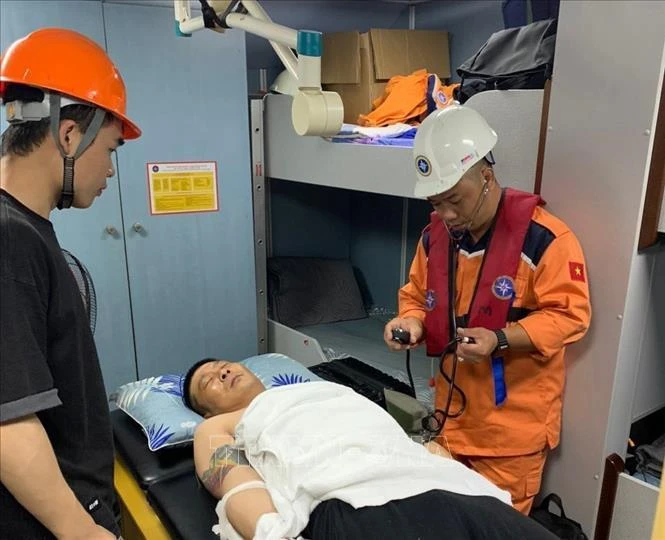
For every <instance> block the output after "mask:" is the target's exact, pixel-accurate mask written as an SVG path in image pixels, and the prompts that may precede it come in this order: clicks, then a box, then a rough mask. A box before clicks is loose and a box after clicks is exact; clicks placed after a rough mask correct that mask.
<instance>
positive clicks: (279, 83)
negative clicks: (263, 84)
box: [270, 69, 298, 96]
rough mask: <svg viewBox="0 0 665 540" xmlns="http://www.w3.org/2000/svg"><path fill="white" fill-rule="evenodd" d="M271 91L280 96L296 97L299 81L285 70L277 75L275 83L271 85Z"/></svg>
mask: <svg viewBox="0 0 665 540" xmlns="http://www.w3.org/2000/svg"><path fill="white" fill-rule="evenodd" d="M270 90H271V91H272V92H277V93H278V94H287V95H289V96H295V95H296V94H297V93H298V81H296V79H295V78H294V77H293V75H291V73H289V71H288V70H287V69H285V70H284V71H282V72H281V73H280V74H279V75H277V77H276V78H275V81H274V82H273V83H272V84H271V85H270Z"/></svg>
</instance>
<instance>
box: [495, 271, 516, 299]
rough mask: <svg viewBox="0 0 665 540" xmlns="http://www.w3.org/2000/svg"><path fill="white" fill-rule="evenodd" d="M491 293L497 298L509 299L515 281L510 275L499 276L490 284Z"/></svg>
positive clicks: (511, 295)
mask: <svg viewBox="0 0 665 540" xmlns="http://www.w3.org/2000/svg"><path fill="white" fill-rule="evenodd" d="M492 293H493V294H494V296H496V297H497V298H498V299H499V300H510V299H511V298H512V297H513V295H514V294H515V283H514V282H513V278H511V277H510V276H499V277H498V278H496V279H495V280H494V283H493V284H492Z"/></svg>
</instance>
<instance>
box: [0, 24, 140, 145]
mask: <svg viewBox="0 0 665 540" xmlns="http://www.w3.org/2000/svg"><path fill="white" fill-rule="evenodd" d="M7 84H22V85H25V86H33V87H36V88H39V89H41V90H45V91H53V92H58V93H60V94H63V95H66V96H68V97H71V98H74V99H76V100H80V101H83V102H87V103H90V104H91V105H94V106H96V107H99V108H101V109H105V110H107V111H108V112H110V113H111V114H113V115H114V116H115V117H116V118H118V120H120V121H121V122H122V134H123V138H125V139H136V138H138V137H140V136H141V130H140V129H139V128H138V126H137V125H136V124H134V123H133V122H132V121H131V120H130V119H129V118H127V115H126V112H127V93H126V91H125V83H124V82H123V80H122V77H121V76H120V73H119V72H118V70H117V68H116V67H115V66H114V65H113V62H111V59H110V58H109V57H108V55H107V54H106V52H105V51H104V49H102V48H101V47H100V46H99V45H97V43H95V42H94V41H92V40H91V39H89V38H87V37H85V36H84V35H82V34H79V33H78V32H74V31H73V30H66V29H63V28H43V29H40V30H36V31H34V32H32V33H31V34H28V35H27V36H25V37H24V38H22V39H19V40H17V41H15V42H14V43H12V44H11V45H10V46H9V48H8V49H7V50H6V51H5V52H4V54H3V55H2V62H1V64H0V97H3V96H4V93H5V88H6V87H7Z"/></svg>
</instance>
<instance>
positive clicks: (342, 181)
mask: <svg viewBox="0 0 665 540" xmlns="http://www.w3.org/2000/svg"><path fill="white" fill-rule="evenodd" d="M543 94H544V92H543V90H508V91H488V92H483V93H480V94H477V95H475V96H473V97H472V98H471V99H470V100H469V101H468V102H467V105H468V106H470V107H473V108H475V109H476V110H478V111H479V112H481V113H482V114H483V115H484V116H485V117H486V118H487V120H488V122H489V123H490V125H492V126H493V127H494V129H495V130H496V131H497V132H498V134H499V142H498V144H497V146H496V148H495V150H494V156H495V159H496V161H497V163H496V166H495V170H496V173H497V177H498V178H499V179H500V181H501V184H502V185H503V186H509V187H514V188H516V189H521V190H524V191H533V190H534V185H535V177H536V165H537V156H538V150H539V140H540V120H541V112H542V107H543ZM263 107H264V116H263V118H264V139H263V141H264V144H265V146H264V153H263V155H264V162H265V176H266V177H267V178H270V179H279V180H287V181H290V182H297V183H304V184H313V185H317V186H327V187H332V188H339V189H343V190H352V191H355V192H358V191H360V192H365V193H374V194H382V195H390V196H394V197H399V198H404V199H410V198H412V197H413V193H412V192H413V183H414V178H415V174H414V172H413V166H412V149H411V148H408V147H400V146H384V145H371V144H345V143H341V142H335V140H334V139H333V140H329V139H324V138H319V137H299V136H297V135H296V133H295V132H294V130H293V127H292V126H291V112H290V111H291V98H290V97H289V96H283V95H268V96H266V97H265V98H264V100H263ZM266 192H269V190H268V189H266ZM266 196H267V197H268V200H267V201H266V203H265V206H266V208H268V209H269V208H270V200H269V193H268V194H267V195H266ZM256 210H258V211H256ZM266 213H268V214H269V213H270V212H269V210H268V212H266V211H265V209H257V208H256V207H255V215H258V216H259V219H263V216H264V215H266ZM271 218H272V219H280V217H279V216H275V215H273V216H269V217H268V219H267V220H266V222H267V223H270V220H271ZM286 219H289V217H288V216H287V217H286ZM262 225H263V224H262V223H256V230H258V231H260V230H261V226H262ZM421 225H425V222H423V223H422V224H421ZM310 234H312V233H310ZM266 237H268V238H269V237H270V233H269V231H267V234H266ZM268 251H269V250H268ZM269 255H270V254H269V253H266V258H264V259H263V260H261V258H259V259H257V261H256V264H257V269H258V268H265V266H266V264H267V261H268V259H269V258H270V257H269ZM411 256H412V253H410V252H409V253H405V250H403V252H402V259H403V260H401V261H397V260H396V261H395V262H394V264H395V267H399V266H400V265H401V266H402V267H404V266H405V265H407V264H408V263H409V261H410V258H411ZM402 277H403V276H402ZM268 288H269V287H268ZM396 292H397V291H396V290H395V297H396ZM268 308H269V306H268ZM393 309H394V308H393ZM389 318H390V316H386V314H385V310H382V314H381V315H372V314H371V313H370V314H369V315H368V316H367V317H366V318H356V319H354V320H338V321H335V322H330V323H327V324H311V325H305V326H299V327H291V326H289V325H288V324H283V321H280V320H279V319H277V318H269V317H266V324H267V340H268V347H269V350H270V351H276V352H281V353H283V354H286V355H287V356H290V357H292V358H295V359H297V360H299V361H300V362H302V363H303V364H304V365H306V366H313V365H315V364H319V363H321V362H326V361H330V360H334V359H336V358H342V357H345V356H351V357H353V358H356V359H359V360H360V361H362V362H364V363H366V364H368V365H370V366H372V367H374V368H377V369H379V370H380V371H382V372H384V373H387V374H389V375H391V376H392V377H394V378H396V379H398V380H400V381H403V382H408V378H407V371H406V367H405V361H404V355H403V354H396V353H393V352H390V351H388V349H387V347H386V345H385V343H384V342H383V327H384V325H385V323H386V322H387V321H388V320H389ZM411 367H412V372H413V378H414V386H415V387H416V388H415V390H416V394H417V397H418V399H419V400H420V401H421V402H422V403H423V404H425V405H427V406H431V405H432V400H433V389H432V387H431V385H430V380H431V378H432V377H433V375H434V373H435V372H436V370H437V366H436V365H435V361H434V360H432V359H430V358H427V357H426V355H425V353H424V351H423V348H418V349H416V350H414V351H413V354H412V360H411Z"/></svg>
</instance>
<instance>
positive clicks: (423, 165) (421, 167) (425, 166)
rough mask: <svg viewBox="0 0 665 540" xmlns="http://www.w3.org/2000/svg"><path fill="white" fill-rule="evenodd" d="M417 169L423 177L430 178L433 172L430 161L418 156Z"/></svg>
mask: <svg viewBox="0 0 665 540" xmlns="http://www.w3.org/2000/svg"><path fill="white" fill-rule="evenodd" d="M416 169H418V172H419V173H420V174H422V175H423V176H429V175H430V173H431V172H432V166H431V165H430V162H429V159H427V158H426V157H425V156H418V157H417V158H416Z"/></svg>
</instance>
